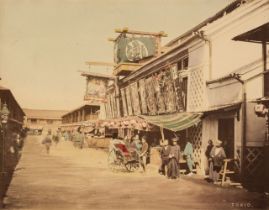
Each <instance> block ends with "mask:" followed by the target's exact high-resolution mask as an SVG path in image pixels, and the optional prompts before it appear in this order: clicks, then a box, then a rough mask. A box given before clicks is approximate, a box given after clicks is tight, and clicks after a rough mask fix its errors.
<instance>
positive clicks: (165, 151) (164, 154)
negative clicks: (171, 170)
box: [159, 139, 171, 176]
mask: <svg viewBox="0 0 269 210" xmlns="http://www.w3.org/2000/svg"><path fill="white" fill-rule="evenodd" d="M170 150H171V147H170V145H168V140H167V139H165V140H164V142H163V146H162V149H161V152H160V155H161V160H162V163H161V166H160V169H159V173H160V174H162V175H164V176H165V175H166V170H165V169H166V167H167V165H168V163H169V154H170Z"/></svg>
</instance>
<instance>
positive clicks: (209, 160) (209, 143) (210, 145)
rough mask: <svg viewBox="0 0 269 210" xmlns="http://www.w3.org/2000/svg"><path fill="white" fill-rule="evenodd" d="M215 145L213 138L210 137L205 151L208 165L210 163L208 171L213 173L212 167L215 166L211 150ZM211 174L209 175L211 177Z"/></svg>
mask: <svg viewBox="0 0 269 210" xmlns="http://www.w3.org/2000/svg"><path fill="white" fill-rule="evenodd" d="M213 147H214V144H213V141H212V140H211V139H209V141H208V145H207V147H206V151H205V156H206V158H207V165H208V169H207V173H206V174H208V173H211V172H212V171H213V170H212V167H213V164H211V163H212V159H211V157H210V153H211V150H212V148H213ZM210 176H211V175H209V177H210Z"/></svg>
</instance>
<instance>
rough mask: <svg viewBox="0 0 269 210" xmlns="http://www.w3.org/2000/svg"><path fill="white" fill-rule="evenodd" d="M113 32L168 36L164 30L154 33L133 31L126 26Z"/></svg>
mask: <svg viewBox="0 0 269 210" xmlns="http://www.w3.org/2000/svg"><path fill="white" fill-rule="evenodd" d="M115 32H116V33H125V34H136V35H149V36H158V37H167V36H168V35H167V34H166V33H165V32H164V31H160V32H158V33H154V32H145V31H134V30H129V29H128V28H123V29H115Z"/></svg>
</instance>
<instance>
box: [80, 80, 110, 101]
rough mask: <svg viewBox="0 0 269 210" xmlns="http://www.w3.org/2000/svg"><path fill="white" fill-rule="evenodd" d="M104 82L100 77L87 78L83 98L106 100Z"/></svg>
mask: <svg viewBox="0 0 269 210" xmlns="http://www.w3.org/2000/svg"><path fill="white" fill-rule="evenodd" d="M106 83H107V81H106V79H102V78H90V79H88V80H87V90H86V94H85V97H84V99H85V100H87V101H89V102H104V101H105V100H106Z"/></svg>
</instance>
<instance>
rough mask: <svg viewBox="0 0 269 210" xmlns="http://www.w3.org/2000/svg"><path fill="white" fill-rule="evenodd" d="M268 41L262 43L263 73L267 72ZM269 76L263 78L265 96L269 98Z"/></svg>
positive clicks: (265, 75) (266, 74)
mask: <svg viewBox="0 0 269 210" xmlns="http://www.w3.org/2000/svg"><path fill="white" fill-rule="evenodd" d="M266 48H267V46H266V40H265V39H264V40H263V41H262V57H263V71H266V70H267V52H266V50H267V49H266ZM268 83H269V74H268V73H265V74H264V77H263V95H264V96H269V84H268Z"/></svg>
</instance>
